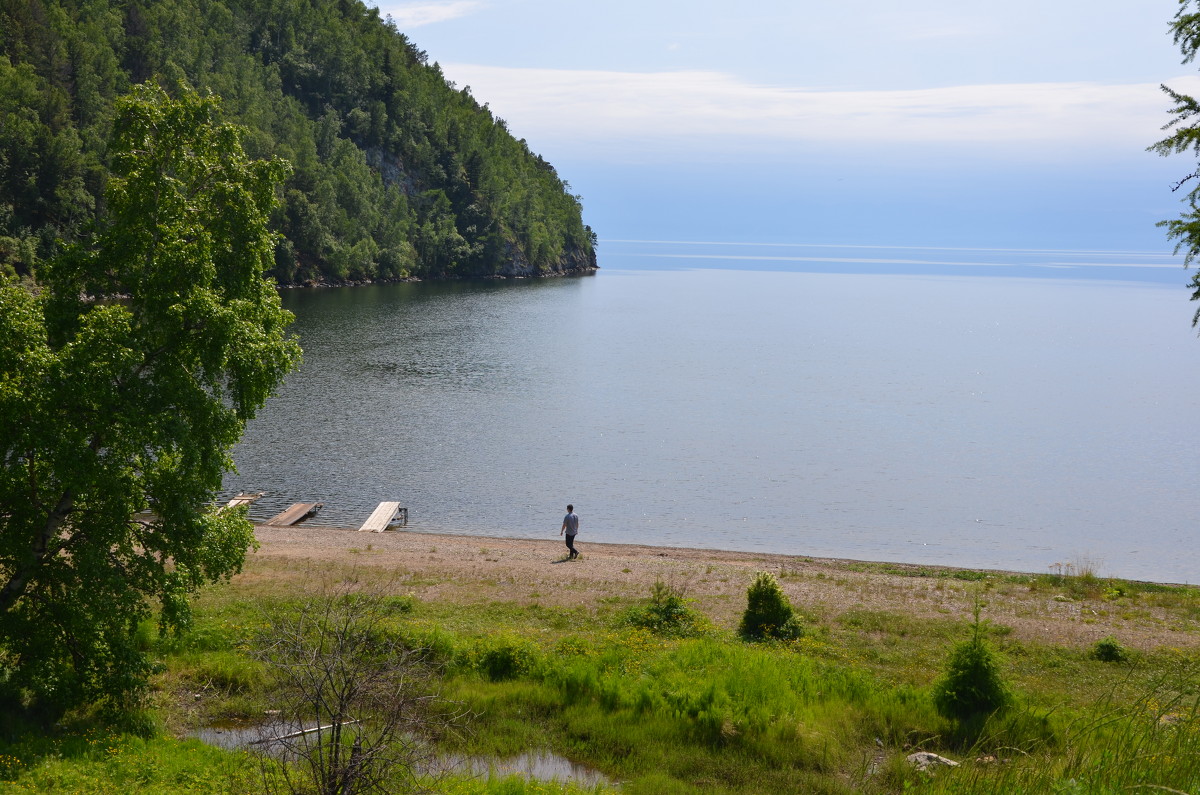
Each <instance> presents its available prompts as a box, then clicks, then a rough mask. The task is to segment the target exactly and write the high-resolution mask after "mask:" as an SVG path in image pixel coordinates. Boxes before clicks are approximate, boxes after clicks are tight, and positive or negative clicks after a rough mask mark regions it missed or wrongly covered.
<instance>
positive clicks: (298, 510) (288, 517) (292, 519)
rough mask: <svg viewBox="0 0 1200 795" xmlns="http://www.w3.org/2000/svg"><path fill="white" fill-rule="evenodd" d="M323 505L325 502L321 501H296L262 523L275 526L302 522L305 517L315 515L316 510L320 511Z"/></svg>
mask: <svg viewBox="0 0 1200 795" xmlns="http://www.w3.org/2000/svg"><path fill="white" fill-rule="evenodd" d="M324 505H325V503H323V502H298V503H296V504H295V505H293V506H292V507H291V508H288V509H287V510H286V511H284V512H283V513H280V514H276V515H275V516H272V517H271V518H270V519H268V520H267V521H265V522H263V524H272V525H276V526H277V527H287V526H288V525H293V524H297V523H298V522H303V521H304V520H305V519H308V518H309V517H311V516H316V515H317V512H318V511H320V510H321V508H322V506H324Z"/></svg>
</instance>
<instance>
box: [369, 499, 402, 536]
mask: <svg viewBox="0 0 1200 795" xmlns="http://www.w3.org/2000/svg"><path fill="white" fill-rule="evenodd" d="M397 519H399V520H400V523H401V524H402V525H406V524H408V509H407V508H401V507H400V503H398V502H381V503H379V506H378V507H377V508H376V509H375V510H374V511H372V512H371V515H370V516H369V517H367V521H365V522H363V526H362V527H360V528H358V530H359V532H362V531H364V530H367V531H369V532H372V533H382V532H383V531H384V530H387V529H388V525H390V524H391V523H392V522H394V521H396V520H397Z"/></svg>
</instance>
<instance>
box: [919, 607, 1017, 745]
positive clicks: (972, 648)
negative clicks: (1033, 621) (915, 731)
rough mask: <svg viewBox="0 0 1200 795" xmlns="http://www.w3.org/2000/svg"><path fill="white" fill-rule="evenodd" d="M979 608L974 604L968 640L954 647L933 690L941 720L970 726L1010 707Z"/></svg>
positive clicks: (934, 700)
mask: <svg viewBox="0 0 1200 795" xmlns="http://www.w3.org/2000/svg"><path fill="white" fill-rule="evenodd" d="M981 609H982V604H981V603H980V602H978V601H976V602H975V611H974V612H975V620H974V621H973V622H972V623H971V637H970V639H969V640H966V641H964V642H962V643H959V644H958V645H957V646H955V647H954V650H953V651H952V652H951V653H950V659H949V660H948V661H947V663H946V672H945V674H944V675H943V676H942V678H941V679H939V680H938V681H937V682H935V683H934V686H933V703H934V706H935V707H937V711H938V713H939V714H941V715H942V717H944V718H950V719H952V720H957V721H960V722H964V723H965V722H970V721H974V720H978V719H980V718H983V717H986V716H988V715H991V714H992V713H994V712H997V711H999V710H1001V709H1003V708H1005V707H1007V706H1008V705H1009V704H1011V703H1012V700H1013V696H1012V691H1011V690H1009V687H1008V685H1007V683H1005V681H1004V677H1003V676H1002V675H1001V673H1000V663H999V660H998V659H997V657H996V654H995V652H993V651H992V648H991V647H990V646H989V645H988V643H987V639H986V638H985V637H984V634H985V630H986V624H985V622H983V621H981V620H980V618H979V612H980V610H981Z"/></svg>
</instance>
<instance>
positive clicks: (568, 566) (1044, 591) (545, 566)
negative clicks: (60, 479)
mask: <svg viewBox="0 0 1200 795" xmlns="http://www.w3.org/2000/svg"><path fill="white" fill-rule="evenodd" d="M257 535H258V539H259V542H260V544H261V548H260V549H259V550H258V552H256V553H253V554H252V555H251V560H250V561H249V563H248V566H247V572H246V574H244V575H242V576H243V577H247V578H258V577H267V576H270V577H279V576H280V572H281V571H286V572H291V573H292V574H291V576H290V577H284V579H290V580H292V581H293V582H303V581H305V580H307V579H309V578H311V577H312V576H314V575H315V574H316V573H319V572H321V571H326V570H330V569H332V568H336V567H338V566H363V567H370V568H378V569H380V570H386V571H390V572H392V573H394V574H395V575H396V576H397V578H398V579H399V581H400V582H399V584H398V587H400V588H402V589H403V590H404V591H406V592H412V593H414V594H416V595H417V596H419V597H421V598H423V599H445V600H452V601H455V602H460V603H463V604H474V603H480V602H487V601H510V602H516V603H530V602H535V601H536V602H539V603H541V604H545V605H578V604H580V603H590V604H597V603H599V600H601V599H611V598H617V599H640V598H645V597H646V596H647V595H648V594H649V591H650V588H651V586H652V585H653V584H654V582H655V581H656V580H660V579H661V580H663V581H664V582H667V583H669V584H671V585H675V586H679V587H682V588H684V589H685V590H686V595H687V596H688V597H690V598H693V599H695V600H697V606H698V607H700V608H701V609H702V610H704V611H705V612H706V613H707V614H708V615H709V616H710V617H711V618H712V619H713V620H714V621H715V622H717V624H719V625H721V626H726V627H733V626H735V625H736V624H737V621H738V618H739V617H740V615H741V611H742V610H743V609H744V608H745V595H746V587H747V586H748V585H749V583H750V581H751V580H752V579H753V577H754V574H755V572H757V571H769V572H771V573H773V574H775V575H776V577H778V578H779V581H780V584H781V585H782V586H783V588H784V590H785V591H786V592H787V594H788V596H789V597H790V598H791V599H792V602H793V604H795V605H796V606H797V607H800V608H802V609H803V610H804V611H806V612H808V613H812V614H815V615H817V616H818V617H819V618H820V619H821V620H822V621H827V622H828V621H833V620H836V619H837V617H838V616H839V615H841V614H842V613H844V612H846V611H848V610H866V611H887V612H892V613H903V614H904V615H906V616H908V617H910V618H913V619H917V620H921V619H946V618H955V617H958V618H966V617H969V614H970V605H971V599H972V593H974V592H975V591H976V589H979V588H980V587H981V585H980V583H977V582H970V581H966V580H962V579H957V578H954V577H950V576H913V575H915V574H916V573H917V572H925V573H926V574H929V573H936V572H939V571H940V572H943V573H949V572H951V571H957V570H949V569H938V568H937V567H931V566H901V565H892V566H882V565H878V564H863V563H861V562H856V561H848V560H833V559H823V558H806V557H796V556H788V555H768V554H758V553H747V552H724V551H715V550H698V549H681V548H674V547H648V546H638V545H630V544H598V543H591V542H588V541H587V539H586V536H585V535H583V534H581V535H580V536H579V543H578V547H579V550H580V552H581V553H582V557H581V558H580V559H579V560H576V561H570V562H567V561H565V560H564V557H565V553H566V547H565V546H564V545H563V544H562V542H561V540H560V539H559V538H558V537H557V536H556V535H551V536H548V537H547V538H546V539H545V540H529V539H514V538H490V537H488V538H485V537H478V536H471V535H435V534H430V533H414V532H403V531H389V532H386V533H359V532H357V531H353V530H336V529H329V528H318V527H304V526H303V525H299V526H297V527H286V528H280V527H265V526H260V527H258V529H257ZM885 569H886V571H885ZM992 574H993V576H992V577H990V578H989V580H988V586H987V590H986V596H985V598H986V600H987V603H988V607H987V617H988V618H990V620H991V621H993V622H994V623H996V624H1000V625H1004V626H1008V627H1011V628H1012V631H1013V634H1014V635H1015V636H1016V637H1017V638H1020V639H1022V640H1024V641H1042V642H1047V643H1054V644H1063V645H1070V646H1075V645H1078V646H1085V645H1090V644H1092V643H1094V642H1095V641H1097V640H1099V639H1100V638H1103V637H1105V636H1108V635H1113V636H1115V637H1117V638H1118V639H1119V640H1120V642H1121V643H1122V644H1124V645H1127V646H1130V647H1134V648H1141V649H1153V648H1159V647H1193V646H1200V621H1197V620H1196V618H1194V617H1193V616H1194V615H1195V614H1196V613H1197V611H1196V610H1185V609H1181V608H1180V607H1179V605H1177V604H1173V603H1172V601H1171V600H1170V599H1169V598H1166V597H1164V598H1162V599H1158V598H1154V597H1153V596H1152V595H1150V596H1147V595H1142V596H1139V597H1138V598H1137V599H1128V598H1118V599H1115V600H1114V599H1111V598H1104V597H1103V595H1101V594H1096V595H1095V596H1094V597H1092V598H1085V599H1072V598H1068V597H1067V596H1066V595H1064V593H1063V590H1062V589H1060V588H1049V587H1046V586H1045V584H1044V583H1036V582H1031V581H1030V578H1029V577H1028V576H1024V577H1021V576H1011V577H1010V576H1009V575H1010V574H1011V573H1007V572H993V573H992ZM1175 601H1176V602H1177V601H1178V599H1176V600H1175Z"/></svg>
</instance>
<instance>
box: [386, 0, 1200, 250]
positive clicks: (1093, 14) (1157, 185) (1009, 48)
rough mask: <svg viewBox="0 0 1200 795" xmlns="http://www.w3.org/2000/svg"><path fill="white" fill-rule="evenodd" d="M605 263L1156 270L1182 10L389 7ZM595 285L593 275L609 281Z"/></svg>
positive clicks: (1188, 80) (1071, 6) (639, 3)
mask: <svg viewBox="0 0 1200 795" xmlns="http://www.w3.org/2000/svg"><path fill="white" fill-rule="evenodd" d="M378 8H379V9H380V13H381V14H383V15H385V16H389V15H390V16H391V18H392V20H393V21H394V22H395V24H396V26H397V28H398V29H399V30H400V31H401V32H402V33H404V34H405V35H406V36H408V38H409V39H410V40H411V41H412V42H413V43H414V44H415V45H416V46H417V47H419V48H421V49H423V50H425V51H426V52H427V53H428V56H429V59H430V61H431V62H433V61H436V62H437V63H439V64H440V66H441V67H442V69H443V71H444V73H445V75H446V77H447V78H448V79H449V80H451V81H453V82H455V83H456V84H457V85H458V87H460V88H461V87H464V86H469V87H470V90H471V93H472V95H473V96H475V98H476V99H477V100H478V101H479V102H481V103H486V104H487V105H488V107H489V108H490V109H491V111H492V112H493V113H494V114H495V115H497V116H498V117H500V118H503V119H504V120H505V121H506V123H507V124H508V126H509V129H510V130H511V131H512V132H513V134H514V135H516V136H517V137H518V138H524V139H525V140H526V141H527V142H528V144H529V146H530V148H531V149H532V150H533V151H535V152H538V153H539V154H541V155H542V156H543V157H545V158H546V159H547V160H549V161H550V162H551V163H552V164H554V166H555V167H556V168H557V170H558V172H559V174H560V176H562V177H563V178H564V179H566V180H567V181H568V182H569V183H570V185H571V190H572V191H573V192H575V193H577V194H579V195H580V196H581V197H582V201H583V206H584V220H585V222H587V223H588V224H590V225H591V226H592V227H593V229H595V231H596V233H597V234H598V236H599V237H600V239H601V244H602V245H601V256H602V258H603V241H604V240H606V239H608V240H629V239H636V240H691V241H699V240H705V241H719V242H769V243H794V244H847V245H853V244H864V245H915V246H985V247H987V246H994V247H1005V246H1007V247H1045V248H1072V249H1105V250H1129V251H1146V252H1159V253H1161V252H1167V251H1170V249H1171V243H1170V242H1169V241H1167V240H1166V238H1165V237H1164V234H1163V231H1162V230H1161V229H1158V228H1156V227H1155V222H1157V221H1160V220H1162V219H1165V218H1171V217H1174V216H1176V215H1177V214H1178V212H1179V208H1180V207H1181V205H1180V203H1179V199H1180V196H1179V195H1178V194H1173V193H1172V192H1171V190H1170V188H1171V185H1172V184H1173V183H1174V182H1176V181H1177V180H1178V179H1180V178H1181V177H1183V176H1184V175H1186V174H1188V173H1190V172H1191V171H1192V170H1193V169H1194V167H1195V163H1194V162H1193V160H1192V159H1191V158H1189V157H1187V156H1176V157H1173V158H1162V157H1160V156H1158V155H1155V154H1151V153H1148V152H1146V151H1145V150H1146V147H1147V146H1149V145H1150V144H1152V143H1154V142H1155V141H1156V140H1158V139H1159V138H1160V137H1162V132H1161V129H1160V128H1161V127H1162V125H1163V124H1164V123H1165V122H1166V121H1167V120H1168V116H1167V110H1168V108H1169V106H1170V101H1169V99H1168V98H1167V97H1166V96H1165V95H1164V94H1163V93H1162V91H1161V90H1160V88H1159V86H1160V84H1164V83H1165V84H1167V85H1170V86H1171V87H1172V88H1175V89H1176V90H1181V91H1185V92H1191V93H1197V94H1200V73H1198V71H1197V68H1196V66H1195V65H1192V64H1182V63H1181V60H1182V58H1181V56H1180V54H1179V51H1178V48H1177V47H1176V46H1175V44H1174V43H1173V42H1172V40H1171V36H1170V32H1169V29H1168V25H1169V23H1170V21H1171V19H1172V18H1173V16H1174V14H1175V12H1176V10H1177V9H1178V2H1177V0H1087V1H1086V2H1085V1H1084V0H1008V2H1005V3H979V2H963V1H962V0H908V2H905V3H896V2H895V0H858V2H855V3H840V2H815V1H814V0H766V1H765V2H764V1H761V0H757V1H756V0H745V2H741V3H731V2H728V1H726V2H716V1H715V0H692V1H691V2H686V3H685V2H681V1H680V0H636V1H635V0H605V2H582V0H419V1H418V2H410V1H406V0H393V1H391V2H386V3H381V4H379V6H378ZM602 264H603V262H602Z"/></svg>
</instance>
